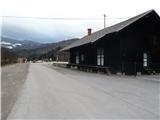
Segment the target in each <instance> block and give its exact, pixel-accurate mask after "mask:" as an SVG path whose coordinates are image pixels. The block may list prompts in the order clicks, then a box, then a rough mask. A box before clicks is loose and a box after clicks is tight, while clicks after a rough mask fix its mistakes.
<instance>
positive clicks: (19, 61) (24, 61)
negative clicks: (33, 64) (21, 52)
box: [17, 58, 27, 63]
mask: <svg viewBox="0 0 160 120" xmlns="http://www.w3.org/2000/svg"><path fill="white" fill-rule="evenodd" d="M17 62H18V63H26V62H27V58H18V59H17Z"/></svg>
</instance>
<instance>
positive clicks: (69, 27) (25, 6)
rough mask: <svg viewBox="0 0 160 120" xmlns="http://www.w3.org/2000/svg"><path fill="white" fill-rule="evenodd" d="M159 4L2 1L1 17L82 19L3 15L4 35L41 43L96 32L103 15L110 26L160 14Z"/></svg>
mask: <svg viewBox="0 0 160 120" xmlns="http://www.w3.org/2000/svg"><path fill="white" fill-rule="evenodd" d="M159 5H160V2H159V0H3V1H2V0H1V4H0V11H1V13H0V14H1V16H18V17H41V18H80V19H37V18H36V19H35V18H11V17H9V18H8V17H3V19H2V18H1V19H0V21H1V20H2V25H1V26H2V35H3V36H7V37H11V38H16V39H19V40H24V39H28V40H34V41H39V42H55V41H59V40H64V39H70V38H77V37H79V38H81V37H83V36H84V35H86V32H87V31H86V30H87V28H92V29H93V32H94V31H97V30H100V29H102V28H103V14H106V26H110V25H113V24H115V23H117V22H120V21H123V20H125V19H128V18H130V17H133V16H135V15H138V14H140V13H143V12H145V11H148V10H150V9H155V10H156V12H157V13H158V14H159V15H160V6H159ZM84 18H85V19H84Z"/></svg>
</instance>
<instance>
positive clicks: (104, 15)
mask: <svg viewBox="0 0 160 120" xmlns="http://www.w3.org/2000/svg"><path fill="white" fill-rule="evenodd" d="M105 27H106V15H105V14H104V28H105Z"/></svg>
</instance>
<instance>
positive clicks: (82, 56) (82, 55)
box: [81, 54, 84, 62]
mask: <svg viewBox="0 0 160 120" xmlns="http://www.w3.org/2000/svg"><path fill="white" fill-rule="evenodd" d="M83 61H84V54H81V62H83Z"/></svg>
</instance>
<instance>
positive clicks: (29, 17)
mask: <svg viewBox="0 0 160 120" xmlns="http://www.w3.org/2000/svg"><path fill="white" fill-rule="evenodd" d="M0 17H2V18H22V19H55V20H103V18H59V17H57V18H56V17H54V18H52V17H21V16H0ZM128 18H129V17H124V18H106V19H128Z"/></svg>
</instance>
